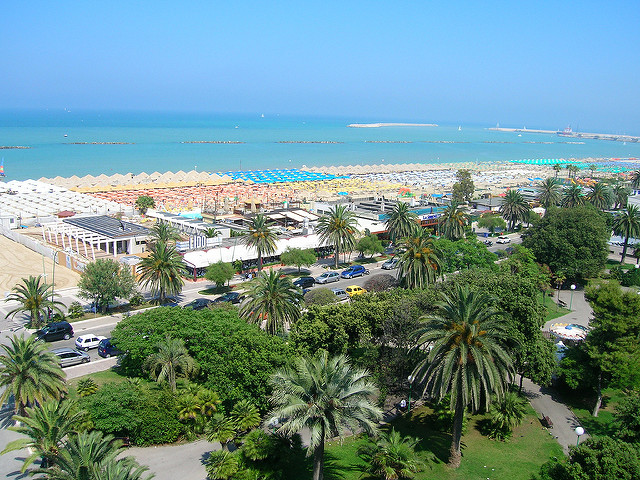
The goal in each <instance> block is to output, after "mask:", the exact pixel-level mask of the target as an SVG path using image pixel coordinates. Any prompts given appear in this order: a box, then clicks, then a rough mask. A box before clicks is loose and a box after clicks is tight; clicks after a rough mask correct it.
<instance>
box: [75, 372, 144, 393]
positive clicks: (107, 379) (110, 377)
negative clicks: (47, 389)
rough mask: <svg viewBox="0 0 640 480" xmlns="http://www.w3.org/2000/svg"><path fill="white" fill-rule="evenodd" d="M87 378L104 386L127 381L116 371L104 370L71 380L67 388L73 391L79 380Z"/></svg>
mask: <svg viewBox="0 0 640 480" xmlns="http://www.w3.org/2000/svg"><path fill="white" fill-rule="evenodd" d="M87 378H91V379H93V381H94V382H96V383H97V384H98V385H104V384H105V383H111V382H117V383H119V382H124V381H126V380H127V377H125V376H123V375H120V374H119V373H118V371H117V370H115V369H113V368H110V369H109V370H104V371H102V372H95V373H90V374H89V375H83V376H82V377H78V378H73V379H71V380H69V381H68V382H67V383H68V384H69V386H71V387H73V388H74V389H75V388H76V386H77V385H78V382H79V381H80V380H84V379H87ZM142 381H143V382H144V381H146V380H142Z"/></svg>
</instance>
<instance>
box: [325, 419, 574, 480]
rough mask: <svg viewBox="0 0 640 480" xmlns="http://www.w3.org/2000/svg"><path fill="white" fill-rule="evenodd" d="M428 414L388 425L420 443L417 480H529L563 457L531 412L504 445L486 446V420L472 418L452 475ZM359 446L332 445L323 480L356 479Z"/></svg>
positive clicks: (446, 438)
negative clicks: (481, 424) (421, 464)
mask: <svg viewBox="0 0 640 480" xmlns="http://www.w3.org/2000/svg"><path fill="white" fill-rule="evenodd" d="M431 413H432V411H431V410H430V409H428V408H419V409H417V410H415V411H414V412H412V413H411V416H410V419H409V418H407V417H400V418H398V419H396V420H395V421H394V422H393V423H392V425H393V427H394V428H396V429H397V430H399V431H400V432H402V434H403V435H411V436H414V437H418V438H420V443H419V444H418V448H417V450H418V452H419V453H420V454H421V455H422V456H423V458H424V459H426V460H427V468H426V469H425V470H424V471H423V472H421V473H419V474H417V475H416V477H415V478H416V479H418V480H467V479H485V478H491V479H499V478H504V479H509V480H518V479H522V480H529V478H530V477H531V475H532V474H533V473H537V472H538V469H539V468H540V465H542V464H543V463H545V462H546V461H547V460H549V459H550V458H552V457H554V456H555V457H561V456H562V455H563V453H562V448H561V447H560V445H559V444H558V443H557V442H556V441H555V440H554V439H553V437H551V436H550V435H549V433H548V432H547V430H546V429H545V428H543V427H542V426H541V425H540V422H539V421H538V418H537V417H536V415H535V413H534V412H533V410H532V409H531V408H530V407H529V410H528V414H527V416H526V417H525V420H524V422H523V424H522V425H521V426H519V427H517V428H516V429H515V430H514V434H513V437H512V438H511V439H510V440H509V441H508V442H498V441H495V440H489V439H488V438H487V437H485V436H483V435H481V434H480V432H479V431H478V429H477V428H476V427H477V422H478V421H480V420H482V419H483V418H485V417H484V416H473V417H471V418H470V419H469V421H468V425H467V429H466V434H465V435H464V436H463V437H462V445H463V451H462V454H463V458H462V465H461V466H460V468H459V469H457V470H452V469H450V468H449V467H448V466H447V465H446V462H447V459H448V455H449V446H450V444H451V436H450V435H449V434H448V433H443V432H439V431H437V430H434V429H433V428H431V425H433V421H432V420H431V418H430V416H431ZM363 442H365V440H364V439H362V438H357V437H354V438H349V439H347V440H345V441H344V442H342V444H340V443H339V442H332V443H330V444H329V445H328V446H327V453H326V459H325V461H326V465H327V469H326V471H325V477H326V478H328V479H335V480H337V479H351V480H356V479H358V478H360V475H361V472H360V470H359V468H358V467H359V466H361V465H363V463H362V461H361V460H360V459H359V457H358V456H357V453H356V451H357V448H358V446H359V445H360V444H362V443H363Z"/></svg>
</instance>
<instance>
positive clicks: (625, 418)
mask: <svg viewBox="0 0 640 480" xmlns="http://www.w3.org/2000/svg"><path fill="white" fill-rule="evenodd" d="M613 416H614V418H615V420H616V421H615V431H616V436H617V437H618V438H620V439H621V440H623V441H625V442H627V443H635V444H640V392H637V391H635V392H631V393H630V394H629V395H627V396H626V397H624V398H623V399H622V400H620V402H619V403H618V404H617V405H616V407H615V413H614V415H613Z"/></svg>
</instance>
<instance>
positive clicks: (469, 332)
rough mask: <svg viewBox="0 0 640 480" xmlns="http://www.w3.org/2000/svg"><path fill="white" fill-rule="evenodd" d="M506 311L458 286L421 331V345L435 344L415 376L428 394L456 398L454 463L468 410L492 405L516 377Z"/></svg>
mask: <svg viewBox="0 0 640 480" xmlns="http://www.w3.org/2000/svg"><path fill="white" fill-rule="evenodd" d="M502 316H503V313H502V312H500V311H498V310H497V309H496V308H495V307H494V306H493V301H492V299H491V298H490V297H489V296H487V295H486V294H478V293H476V292H473V291H470V290H468V289H467V288H466V287H458V288H457V289H456V291H455V293H454V294H453V295H452V296H450V297H449V296H447V295H444V294H443V301H442V302H440V303H439V304H438V305H437V314H436V315H431V316H428V317H426V321H427V323H426V324H425V325H424V327H422V328H420V329H419V330H418V331H417V332H416V337H417V338H418V347H420V348H422V347H425V346H426V345H429V344H432V345H433V348H432V349H431V351H430V352H429V355H428V358H427V359H426V360H425V361H423V362H421V363H420V364H418V366H417V367H416V369H415V370H414V375H415V378H416V380H417V381H418V383H419V384H421V385H422V386H423V389H424V390H423V391H424V393H428V394H429V396H431V397H432V398H434V399H436V400H438V401H439V400H442V399H443V398H444V397H445V396H447V395H450V397H451V402H450V405H451V409H452V410H454V412H455V414H454V421H453V428H452V433H451V435H452V442H451V449H450V458H449V464H450V465H451V466H452V467H454V468H457V467H459V466H460V459H461V452H460V439H461V437H462V424H463V420H464V412H465V410H466V409H467V408H468V407H470V408H471V409H472V410H473V411H477V410H479V409H480V408H482V407H484V408H485V409H488V408H489V405H490V403H491V399H492V398H496V397H497V398H500V397H501V396H502V395H503V394H504V391H505V388H506V386H507V383H508V382H509V380H510V379H511V377H512V375H513V364H512V360H511V358H510V356H509V354H508V353H507V350H506V344H507V343H508V342H509V341H510V340H511V338H510V337H509V336H508V333H507V328H506V327H507V325H506V322H504V319H503V318H502Z"/></svg>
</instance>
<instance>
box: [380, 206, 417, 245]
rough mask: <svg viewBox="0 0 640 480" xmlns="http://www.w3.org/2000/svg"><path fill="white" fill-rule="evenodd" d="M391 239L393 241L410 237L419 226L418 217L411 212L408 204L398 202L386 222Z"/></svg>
mask: <svg viewBox="0 0 640 480" xmlns="http://www.w3.org/2000/svg"><path fill="white" fill-rule="evenodd" d="M385 224H386V226H387V231H388V232H389V237H390V238H391V240H392V241H396V240H399V239H401V238H404V237H406V236H407V235H409V234H410V233H411V232H412V231H413V229H414V228H415V226H416V225H419V220H418V215H416V214H415V213H413V212H412V211H411V210H409V204H408V203H406V202H396V204H395V205H394V206H393V208H392V209H391V212H389V216H388V217H387V220H386V221H385Z"/></svg>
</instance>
